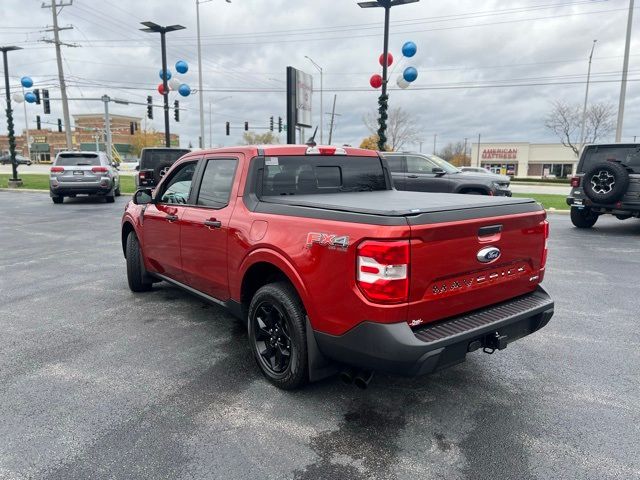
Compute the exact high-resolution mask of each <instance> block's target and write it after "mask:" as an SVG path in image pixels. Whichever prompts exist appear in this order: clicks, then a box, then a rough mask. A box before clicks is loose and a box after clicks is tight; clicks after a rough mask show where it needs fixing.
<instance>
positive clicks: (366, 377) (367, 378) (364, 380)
mask: <svg viewBox="0 0 640 480" xmlns="http://www.w3.org/2000/svg"><path fill="white" fill-rule="evenodd" d="M372 378H373V372H371V371H368V372H367V371H361V372H358V375H356V376H355V378H354V379H353V384H354V385H355V386H356V387H358V388H359V389H360V390H366V389H367V387H368V386H369V382H371V379H372Z"/></svg>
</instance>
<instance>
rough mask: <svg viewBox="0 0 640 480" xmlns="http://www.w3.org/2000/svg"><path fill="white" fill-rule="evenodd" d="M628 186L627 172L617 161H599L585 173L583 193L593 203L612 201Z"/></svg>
mask: <svg viewBox="0 0 640 480" xmlns="http://www.w3.org/2000/svg"><path fill="white" fill-rule="evenodd" d="M628 188H629V172H627V169H626V168H625V167H624V166H623V165H621V164H620V163H618V162H601V163H598V164H596V165H594V166H593V167H592V168H591V169H589V171H587V172H586V173H585V176H584V183H583V189H584V193H585V194H586V195H587V197H589V198H590V199H591V200H593V201H594V202H595V203H605V204H606V203H614V202H617V201H618V200H620V199H621V198H622V197H623V196H624V194H625V193H626V192H627V189H628Z"/></svg>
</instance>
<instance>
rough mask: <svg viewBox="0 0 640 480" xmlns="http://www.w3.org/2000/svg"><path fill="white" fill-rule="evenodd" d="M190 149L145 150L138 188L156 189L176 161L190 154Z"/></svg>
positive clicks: (137, 181)
mask: <svg viewBox="0 0 640 480" xmlns="http://www.w3.org/2000/svg"><path fill="white" fill-rule="evenodd" d="M190 151H191V150H190V149H188V148H161V147H153V148H143V149H142V152H140V163H139V164H138V168H137V170H138V174H137V175H136V176H135V183H136V186H140V187H154V186H155V185H157V184H158V182H159V181H160V180H161V179H162V177H163V176H164V174H165V173H167V171H168V170H169V168H171V165H173V164H174V163H175V162H176V160H178V159H179V158H180V157H182V156H183V155H185V154H187V153H189V152H190Z"/></svg>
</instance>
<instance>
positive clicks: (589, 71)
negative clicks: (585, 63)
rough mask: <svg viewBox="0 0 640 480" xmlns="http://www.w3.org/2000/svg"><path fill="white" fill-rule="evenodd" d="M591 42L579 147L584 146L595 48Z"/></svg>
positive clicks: (594, 43) (594, 44)
mask: <svg viewBox="0 0 640 480" xmlns="http://www.w3.org/2000/svg"><path fill="white" fill-rule="evenodd" d="M597 41H598V40H594V41H593V45H592V46H591V54H590V55H589V69H588V70H587V89H586V91H585V92H584V107H582V126H581V127H580V145H581V146H584V129H585V125H586V123H587V101H588V100H589V81H590V80H591V60H592V59H593V51H594V50H595V48H596V42H597Z"/></svg>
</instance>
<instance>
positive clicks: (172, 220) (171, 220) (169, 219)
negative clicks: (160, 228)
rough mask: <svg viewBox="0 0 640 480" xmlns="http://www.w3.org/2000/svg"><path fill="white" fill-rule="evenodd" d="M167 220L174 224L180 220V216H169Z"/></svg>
mask: <svg viewBox="0 0 640 480" xmlns="http://www.w3.org/2000/svg"><path fill="white" fill-rule="evenodd" d="M164 218H165V220H166V221H167V222H169V223H173V222H175V221H176V220H178V216H177V215H167V216H166V217H164Z"/></svg>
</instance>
